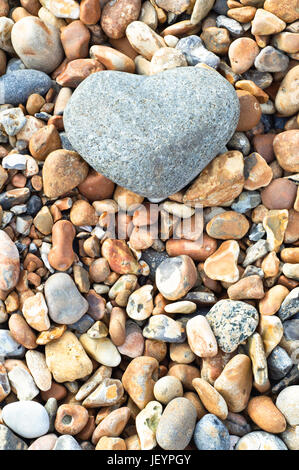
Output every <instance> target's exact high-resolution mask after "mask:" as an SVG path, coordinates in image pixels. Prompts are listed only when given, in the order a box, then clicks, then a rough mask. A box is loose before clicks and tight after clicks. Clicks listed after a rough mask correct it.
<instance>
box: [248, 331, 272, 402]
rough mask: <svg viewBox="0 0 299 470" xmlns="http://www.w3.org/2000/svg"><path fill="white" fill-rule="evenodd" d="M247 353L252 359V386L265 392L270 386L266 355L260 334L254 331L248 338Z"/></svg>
mask: <svg viewBox="0 0 299 470" xmlns="http://www.w3.org/2000/svg"><path fill="white" fill-rule="evenodd" d="M247 344H248V353H249V356H250V359H251V361H252V373H253V386H254V387H255V388H256V389H257V390H258V391H259V392H260V393H265V392H266V391H267V390H269V388H270V382H269V379H268V364H267V356H266V351H265V348H264V343H263V339H262V337H261V335H260V334H259V333H257V332H255V333H254V334H253V335H252V336H250V338H248V343H247Z"/></svg>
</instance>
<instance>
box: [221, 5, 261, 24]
mask: <svg viewBox="0 0 299 470" xmlns="http://www.w3.org/2000/svg"><path fill="white" fill-rule="evenodd" d="M255 13H256V8H254V7H253V6H244V7H239V8H232V9H231V10H228V12H227V16H228V17H229V18H233V19H234V20H236V21H239V23H249V21H251V20H252V19H253V18H254V15H255Z"/></svg>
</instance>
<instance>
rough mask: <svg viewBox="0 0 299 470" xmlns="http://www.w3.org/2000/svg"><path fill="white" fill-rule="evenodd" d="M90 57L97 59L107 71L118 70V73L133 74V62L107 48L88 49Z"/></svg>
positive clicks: (95, 47) (114, 50)
mask: <svg viewBox="0 0 299 470" xmlns="http://www.w3.org/2000/svg"><path fill="white" fill-rule="evenodd" d="M90 57H91V58H92V59H97V60H98V61H99V62H101V63H102V64H103V65H105V67H106V69H107V70H119V71H120V72H127V73H134V72H135V63H134V61H133V60H132V59H131V58H130V57H128V56H126V55H125V54H123V53H122V52H119V51H117V50H116V49H113V48H112V47H107V46H98V45H95V46H92V47H91V48H90Z"/></svg>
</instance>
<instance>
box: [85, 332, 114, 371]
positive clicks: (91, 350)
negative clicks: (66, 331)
mask: <svg viewBox="0 0 299 470" xmlns="http://www.w3.org/2000/svg"><path fill="white" fill-rule="evenodd" d="M79 339H80V342H81V344H82V345H83V347H84V349H85V351H86V352H87V353H88V354H89V355H90V356H91V357H92V358H93V359H94V360H95V361H97V362H99V363H100V364H103V365H104V366H107V367H116V366H118V365H119V363H120V361H121V356H120V354H119V352H118V350H117V348H116V346H115V345H114V344H113V343H112V341H111V340H110V339H109V338H90V336H88V335H87V334H86V333H84V334H83V335H81V336H80V338H79Z"/></svg>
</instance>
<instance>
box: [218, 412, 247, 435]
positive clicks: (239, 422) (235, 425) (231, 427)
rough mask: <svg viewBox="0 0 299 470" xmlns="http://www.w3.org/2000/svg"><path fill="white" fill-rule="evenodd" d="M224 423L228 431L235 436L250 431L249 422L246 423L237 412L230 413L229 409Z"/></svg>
mask: <svg viewBox="0 0 299 470" xmlns="http://www.w3.org/2000/svg"><path fill="white" fill-rule="evenodd" d="M224 424H225V426H226V427H227V429H228V432H229V433H230V434H233V435H235V436H239V437H242V436H244V435H245V434H248V433H249V432H250V431H251V427H250V424H248V423H247V421H246V419H245V418H244V416H243V415H241V414H239V413H231V412H230V411H229V412H228V415H227V418H226V420H225V421H224Z"/></svg>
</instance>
